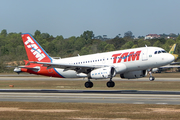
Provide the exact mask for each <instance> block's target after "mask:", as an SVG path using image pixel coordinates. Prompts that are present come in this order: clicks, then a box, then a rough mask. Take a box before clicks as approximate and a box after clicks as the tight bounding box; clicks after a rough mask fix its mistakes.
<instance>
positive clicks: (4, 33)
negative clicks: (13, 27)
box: [1, 29, 7, 37]
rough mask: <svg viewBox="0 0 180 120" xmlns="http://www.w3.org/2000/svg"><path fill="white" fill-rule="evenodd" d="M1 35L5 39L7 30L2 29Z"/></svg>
mask: <svg viewBox="0 0 180 120" xmlns="http://www.w3.org/2000/svg"><path fill="white" fill-rule="evenodd" d="M1 35H2V36H4V37H6V36H7V30H6V29H3V30H2V31H1Z"/></svg>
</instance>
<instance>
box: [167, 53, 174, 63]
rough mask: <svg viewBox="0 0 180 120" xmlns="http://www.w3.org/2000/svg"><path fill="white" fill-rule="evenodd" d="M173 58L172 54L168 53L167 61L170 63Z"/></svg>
mask: <svg viewBox="0 0 180 120" xmlns="http://www.w3.org/2000/svg"><path fill="white" fill-rule="evenodd" d="M174 60H175V57H174V56H173V55H172V54H169V55H168V61H169V62H170V63H171V62H173V61H174Z"/></svg>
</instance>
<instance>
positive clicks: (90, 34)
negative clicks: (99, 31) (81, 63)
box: [81, 30, 94, 40]
mask: <svg viewBox="0 0 180 120" xmlns="http://www.w3.org/2000/svg"><path fill="white" fill-rule="evenodd" d="M81 37H82V38H84V39H85V40H91V39H93V38H94V34H93V31H89V30H87V31H84V33H83V34H82V35H81Z"/></svg>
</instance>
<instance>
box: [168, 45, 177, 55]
mask: <svg viewBox="0 0 180 120" xmlns="http://www.w3.org/2000/svg"><path fill="white" fill-rule="evenodd" d="M175 49H176V44H174V45H173V46H172V48H171V49H170V51H169V53H170V54H174V52H175Z"/></svg>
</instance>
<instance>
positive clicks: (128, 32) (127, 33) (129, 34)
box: [124, 31, 134, 39]
mask: <svg viewBox="0 0 180 120" xmlns="http://www.w3.org/2000/svg"><path fill="white" fill-rule="evenodd" d="M124 38H126V39H133V38H134V35H133V33H132V32H131V31H127V32H125V33H124Z"/></svg>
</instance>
